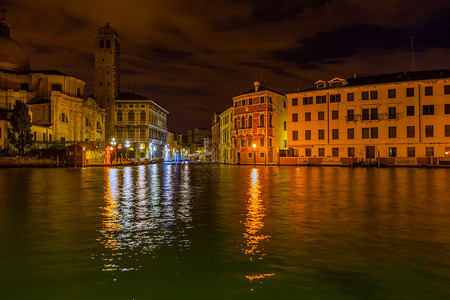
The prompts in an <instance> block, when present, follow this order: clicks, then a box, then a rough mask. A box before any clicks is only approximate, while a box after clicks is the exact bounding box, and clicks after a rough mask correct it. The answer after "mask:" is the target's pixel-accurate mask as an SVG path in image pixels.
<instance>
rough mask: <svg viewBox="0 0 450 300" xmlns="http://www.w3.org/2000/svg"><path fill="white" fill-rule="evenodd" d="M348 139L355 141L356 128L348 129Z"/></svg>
mask: <svg viewBox="0 0 450 300" xmlns="http://www.w3.org/2000/svg"><path fill="white" fill-rule="evenodd" d="M347 138H348V139H349V140H353V139H355V128H348V129H347Z"/></svg>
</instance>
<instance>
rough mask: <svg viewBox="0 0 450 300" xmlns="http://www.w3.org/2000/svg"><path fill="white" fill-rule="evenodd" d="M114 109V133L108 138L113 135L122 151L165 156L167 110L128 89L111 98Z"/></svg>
mask: <svg viewBox="0 0 450 300" xmlns="http://www.w3.org/2000/svg"><path fill="white" fill-rule="evenodd" d="M113 111H115V118H114V124H115V134H114V136H113V137H111V141H112V140H113V139H114V142H116V144H117V146H118V150H120V151H119V152H121V153H122V155H125V154H126V157H128V158H144V157H145V158H150V159H153V158H160V159H167V158H168V154H169V152H170V150H169V145H168V143H167V132H168V131H167V115H168V114H169V112H168V111H167V110H165V109H164V108H162V107H161V106H159V105H158V104H156V103H155V102H154V101H152V100H150V99H148V98H147V97H144V96H140V95H137V94H134V93H128V92H127V93H121V94H120V95H119V96H118V97H117V98H116V99H114V110H113ZM111 141H110V142H111Z"/></svg>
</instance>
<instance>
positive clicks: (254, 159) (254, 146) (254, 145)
mask: <svg viewBox="0 0 450 300" xmlns="http://www.w3.org/2000/svg"><path fill="white" fill-rule="evenodd" d="M255 150H256V144H253V166H256V155H255Z"/></svg>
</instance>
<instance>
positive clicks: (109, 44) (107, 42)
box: [106, 40, 111, 48]
mask: <svg viewBox="0 0 450 300" xmlns="http://www.w3.org/2000/svg"><path fill="white" fill-rule="evenodd" d="M106 48H111V42H110V41H109V40H106Z"/></svg>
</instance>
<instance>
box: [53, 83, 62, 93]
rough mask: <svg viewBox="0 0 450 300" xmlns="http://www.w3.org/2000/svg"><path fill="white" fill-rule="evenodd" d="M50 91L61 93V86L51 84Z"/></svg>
mask: <svg viewBox="0 0 450 300" xmlns="http://www.w3.org/2000/svg"><path fill="white" fill-rule="evenodd" d="M52 91H56V92H61V91H62V85H61V84H59V83H54V84H52Z"/></svg>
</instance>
